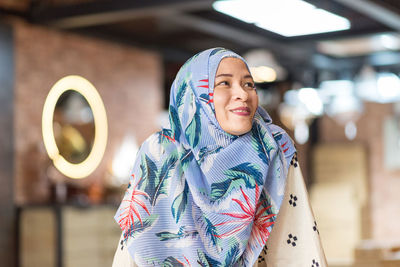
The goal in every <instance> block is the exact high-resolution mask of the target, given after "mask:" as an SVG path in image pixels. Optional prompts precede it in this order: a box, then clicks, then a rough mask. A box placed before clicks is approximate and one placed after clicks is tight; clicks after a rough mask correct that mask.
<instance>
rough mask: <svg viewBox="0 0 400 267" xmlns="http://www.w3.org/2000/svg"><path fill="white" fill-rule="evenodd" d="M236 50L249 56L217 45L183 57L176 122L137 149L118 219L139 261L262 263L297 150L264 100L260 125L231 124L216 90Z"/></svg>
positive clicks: (174, 104) (174, 94)
mask: <svg viewBox="0 0 400 267" xmlns="http://www.w3.org/2000/svg"><path fill="white" fill-rule="evenodd" d="M226 57H235V58H239V59H241V60H243V58H241V57H240V56H239V55H237V54H235V53H234V52H232V51H229V50H225V49H223V48H213V49H209V50H206V51H203V52H201V53H199V54H197V55H195V56H193V57H192V58H191V59H189V60H188V61H187V62H186V63H185V64H184V65H183V66H182V68H181V69H180V71H179V73H178V74H177V77H176V79H175V81H174V83H173V85H172V88H171V97H170V106H169V121H170V125H168V126H166V127H165V128H163V129H162V130H161V131H160V132H157V133H155V134H153V135H151V136H150V137H149V138H148V139H147V140H146V141H145V142H144V143H143V144H142V146H141V148H140V150H139V152H138V154H137V159H136V162H135V165H134V169H133V174H132V177H131V180H130V184H129V186H128V189H127V191H126V193H125V196H124V199H123V200H122V203H121V205H120V207H119V209H118V211H117V213H116V215H115V219H116V221H117V222H118V223H119V225H120V226H121V228H122V230H123V234H124V240H123V242H124V247H127V248H128V249H129V252H130V254H131V256H132V257H133V259H134V261H135V263H136V264H137V265H139V266H213V267H216V266H252V265H253V263H254V262H255V261H256V260H257V257H258V255H259V254H260V252H261V250H262V248H263V247H264V245H265V243H266V241H267V239H268V236H269V233H270V232H271V229H272V227H273V223H274V221H275V218H276V214H278V211H279V208H280V206H281V202H282V198H283V194H284V188H285V184H286V176H287V166H288V163H287V162H289V161H290V159H291V157H292V155H293V154H294V152H295V149H294V147H293V144H292V142H291V141H290V138H289V137H288V135H287V134H286V133H285V132H284V131H283V130H282V129H281V128H279V127H277V126H275V125H273V124H272V123H271V119H270V117H269V115H268V114H267V112H266V111H265V110H263V109H262V108H260V107H258V109H257V112H256V114H255V117H254V120H253V126H252V129H251V131H250V132H248V133H246V134H244V135H241V136H234V135H230V134H228V133H226V132H225V131H224V130H222V128H221V127H220V125H219V124H218V122H217V120H216V117H215V112H214V104H213V89H214V78H215V74H216V71H217V68H218V65H219V63H220V62H221V60H222V59H223V58H226ZM243 61H244V60H243ZM244 62H245V61H244Z"/></svg>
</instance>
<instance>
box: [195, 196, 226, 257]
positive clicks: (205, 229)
mask: <svg viewBox="0 0 400 267" xmlns="http://www.w3.org/2000/svg"><path fill="white" fill-rule="evenodd" d="M192 217H193V221H194V224H195V227H196V229H197V230H198V231H199V237H200V238H201V240H202V241H203V244H204V247H205V249H206V250H207V251H208V253H210V254H215V255H213V256H214V257H218V254H217V253H220V252H221V240H220V239H219V238H218V231H217V228H216V227H215V226H214V225H213V224H212V223H211V221H210V220H209V219H208V218H207V216H206V215H205V214H204V213H203V211H202V210H201V209H200V208H199V207H197V206H196V204H194V203H193V205H192Z"/></svg>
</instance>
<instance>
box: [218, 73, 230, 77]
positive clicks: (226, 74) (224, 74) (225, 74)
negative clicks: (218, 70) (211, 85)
mask: <svg viewBox="0 0 400 267" xmlns="http://www.w3.org/2000/svg"><path fill="white" fill-rule="evenodd" d="M221 76H227V77H233V75H232V74H228V73H222V74H218V75H217V76H215V78H218V77H221Z"/></svg>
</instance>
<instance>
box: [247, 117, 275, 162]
mask: <svg viewBox="0 0 400 267" xmlns="http://www.w3.org/2000/svg"><path fill="white" fill-rule="evenodd" d="M251 132H252V138H251V139H252V140H251V144H252V146H253V148H254V149H255V150H256V151H257V152H258V156H259V157H260V158H261V159H262V161H263V162H264V163H265V164H266V165H269V161H270V152H271V151H272V150H273V149H274V146H273V144H272V142H273V140H271V139H270V136H269V134H268V131H267V130H266V129H264V128H262V127H261V126H260V125H259V124H256V125H255V126H254V127H253V128H252V129H251Z"/></svg>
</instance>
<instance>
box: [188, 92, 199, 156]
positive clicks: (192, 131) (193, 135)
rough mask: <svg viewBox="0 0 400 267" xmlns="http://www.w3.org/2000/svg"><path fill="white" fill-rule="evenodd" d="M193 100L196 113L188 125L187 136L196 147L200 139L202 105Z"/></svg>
mask: <svg viewBox="0 0 400 267" xmlns="http://www.w3.org/2000/svg"><path fill="white" fill-rule="evenodd" d="M193 97H194V95H193ZM192 101H193V104H192V106H193V108H194V109H195V110H194V114H193V117H192V120H191V121H190V123H189V125H188V126H187V127H186V130H185V136H186V140H187V141H188V143H189V145H190V147H192V148H195V147H196V146H197V144H198V143H199V141H200V134H201V122H200V105H199V104H198V103H197V101H195V100H192Z"/></svg>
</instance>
